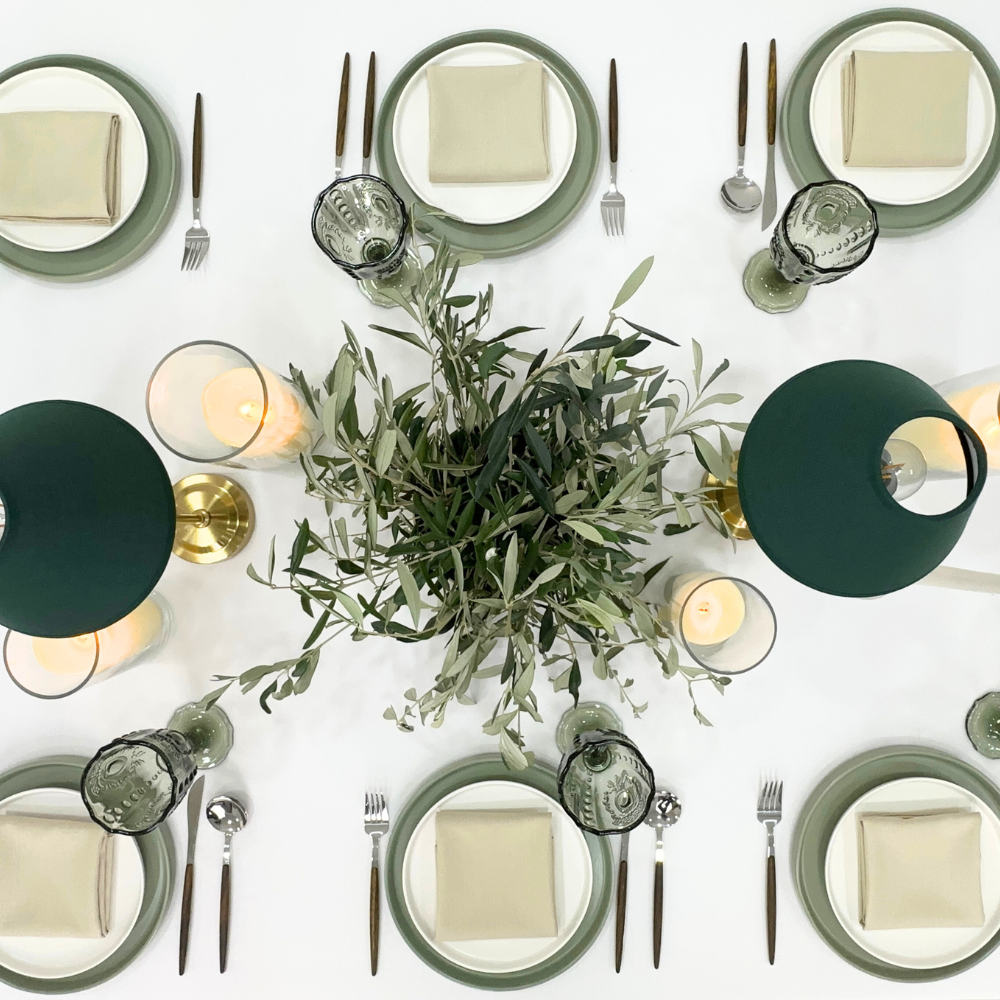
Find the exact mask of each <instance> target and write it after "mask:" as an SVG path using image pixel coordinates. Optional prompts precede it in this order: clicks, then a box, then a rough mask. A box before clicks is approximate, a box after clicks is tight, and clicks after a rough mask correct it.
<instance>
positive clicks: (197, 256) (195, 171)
mask: <svg viewBox="0 0 1000 1000" xmlns="http://www.w3.org/2000/svg"><path fill="white" fill-rule="evenodd" d="M201 161H202V123H201V94H198V95H197V96H196V97H195V99H194V141H193V143H192V149H191V201H192V203H193V210H194V222H192V223H191V228H190V229H189V230H188V231H187V232H186V233H185V234H184V256H183V258H182V259H181V270H182V271H197V270H198V268H199V267H201V264H202V261H203V260H204V259H205V255H206V254H207V253H208V244H209V237H208V230H207V229H206V228H205V227H204V226H203V225H202V224H201Z"/></svg>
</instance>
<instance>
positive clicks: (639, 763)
mask: <svg viewBox="0 0 1000 1000" xmlns="http://www.w3.org/2000/svg"><path fill="white" fill-rule="evenodd" d="M578 708H582V709H583V711H582V712H579V713H578V714H577V716H576V717H575V718H574V717H573V713H574V712H577V710H576V709H570V711H569V712H567V713H566V716H570V717H571V719H570V721H569V722H567V724H566V725H565V726H564V725H563V723H560V730H561V732H562V733H563V734H564V735H565V734H568V732H570V731H572V730H574V729H576V728H577V727H583V728H582V731H576V732H574V733H573V736H572V743H571V744H570V746H569V747H568V749H567V750H566V751H565V752H564V753H563V757H562V762H561V763H560V765H559V773H558V777H557V784H558V790H559V801H560V803H561V804H562V807H563V809H565V810H566V812H567V813H568V814H569V815H570V817H571V818H572V820H573V822H574V823H576V825H577V826H579V827H580V829H582V830H586V831H587V832H588V833H593V834H597V835H598V836H601V837H605V836H609V835H611V834H616V833H625V832H626V831H628V830H634V829H635V828H636V827H637V826H639V824H640V823H642V821H643V820H644V819H645V818H646V815H647V814H648V812H649V808H650V806H651V805H652V802H653V795H654V794H655V789H656V782H655V780H654V778H653V771H652V769H651V768H650V766H649V764H647V763H646V760H645V758H644V757H643V756H642V754H641V753H640V752H639V748H638V747H637V746H636V745H635V744H634V743H633V742H632V741H631V740H630V739H629V738H628V737H627V736H626V735H625V734H624V733H622V732H619V731H618V730H616V729H592V728H590V727H591V726H593V725H594V724H595V723H599V722H600V721H601V717H604V718H605V719H606V718H607V715H609V716H610V718H612V719H614V718H615V715H614V712H612V711H611V709H609V708H607V706H603V705H599V704H597V703H595V702H589V703H581V705H580V706H578ZM595 709H603V712H595ZM605 713H607V715H605ZM566 716H564V720H565V719H566Z"/></svg>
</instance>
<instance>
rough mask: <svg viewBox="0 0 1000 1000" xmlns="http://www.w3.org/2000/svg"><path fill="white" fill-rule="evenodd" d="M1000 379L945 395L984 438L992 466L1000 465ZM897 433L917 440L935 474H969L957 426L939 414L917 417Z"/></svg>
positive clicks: (908, 438) (946, 400)
mask: <svg viewBox="0 0 1000 1000" xmlns="http://www.w3.org/2000/svg"><path fill="white" fill-rule="evenodd" d="M998 398H1000V382H992V383H987V384H984V385H974V386H972V388H970V389H963V390H962V391H960V392H956V393H953V394H951V395H947V396H945V397H944V399H945V402H946V403H947V404H948V405H949V406H950V407H951V408H952V409H953V410H954V411H955V412H956V413H957V414H958V415H959V416H960V417H961V418H962V419H963V420H965V422H966V423H967V424H969V426H970V427H971V428H972V429H973V430H974V431H975V432H976V433H977V434H978V435H979V437H980V438H981V439H982V442H983V446H984V447H985V448H986V457H987V461H988V464H989V467H990V468H991V469H1000V418H998V417H997V400H998ZM893 437H898V438H903V439H904V440H906V441H909V442H911V443H912V444H915V445H916V446H917V447H918V448H919V449H920V450H921V451H922V452H923V455H924V459H925V461H926V462H927V468H928V470H929V471H930V474H931V476H932V477H933V474H934V472H935V471H937V472H946V473H952V474H954V475H965V452H964V451H963V450H962V445H961V442H960V440H959V437H958V434H957V432H956V431H955V428H954V426H953V425H952V424H951V423H949V422H948V421H947V420H944V419H941V418H939V417H917V419H916V420H911V421H909V422H908V423H905V424H903V426H902V427H900V428H899V430H898V431H897V432H896V433H895V434H893Z"/></svg>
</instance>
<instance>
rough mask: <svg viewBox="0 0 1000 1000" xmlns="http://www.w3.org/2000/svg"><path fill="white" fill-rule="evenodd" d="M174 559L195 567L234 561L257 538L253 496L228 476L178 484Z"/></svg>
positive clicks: (189, 478) (196, 478) (201, 477)
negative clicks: (251, 499) (233, 558)
mask: <svg viewBox="0 0 1000 1000" xmlns="http://www.w3.org/2000/svg"><path fill="white" fill-rule="evenodd" d="M174 503H175V504H176V505H177V530H176V533H175V534H174V549H173V551H174V555H175V556H180V557H181V559H186V560H187V561H188V562H193V563H217V562H222V561H223V560H225V559H231V558H232V557H233V556H234V555H236V553H237V552H239V551H240V550H241V549H242V548H243V546H244V545H246V543H247V542H248V541H250V536H251V535H252V534H253V528H254V521H255V518H254V512H253V504H252V503H251V501H250V496H249V495H248V494H247V492H246V491H245V490H244V489H243V487H242V486H239V485H238V484H237V483H234V482H233V481H232V480H231V479H227V478H226V477H225V476H217V475H207V474H206V475H197V476H185V478H184V479H182V480H180V481H179V482H177V483H174Z"/></svg>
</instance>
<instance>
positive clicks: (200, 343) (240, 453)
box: [146, 340, 319, 469]
mask: <svg viewBox="0 0 1000 1000" xmlns="http://www.w3.org/2000/svg"><path fill="white" fill-rule="evenodd" d="M146 414H147V416H148V417H149V424H150V426H151V427H152V429H153V433H154V434H155V435H156V436H157V438H159V440H160V442H161V443H162V444H163V445H164V446H165V447H167V448H169V449H170V451H172V452H173V453H174V454H175V455H179V456H180V457H181V458H186V459H188V460H190V461H192V462H208V463H212V464H213V465H226V466H230V467H232V468H237V469H265V468H273V467H275V466H280V465H283V464H287V463H293V462H298V459H299V455H301V454H302V452H304V451H306V449H308V448H309V447H311V445H312V444H313V442H314V441H315V439H316V437H317V435H318V431H319V421H318V420H317V418H316V417H315V415H314V414H313V412H312V410H310V408H309V406H308V404H307V403H306V401H305V399H304V397H303V396H302V393H301V392H300V391H299V390H298V388H297V387H296V386H295V385H294V384H293V383H291V382H289V381H288V380H287V379H283V378H279V377H278V376H277V375H275V374H274V373H273V372H270V371H268V369H266V368H263V367H261V366H260V365H258V364H257V363H256V362H255V361H254V360H253V358H251V357H250V355H248V354H246V353H245V352H244V351H241V350H240V349H239V348H238V347H233V346H232V345H231V344H224V343H222V342H220V341H216V340H197V341H193V342H191V343H189V344H183V345H181V346H180V347H177V348H175V349H174V350H172V351H171V352H170V353H169V354H168V355H167V356H166V357H165V358H163V360H162V361H160V363H159V364H158V365H157V366H156V368H155V369H154V370H153V374H152V375H151V376H150V379H149V385H148V386H147V387H146Z"/></svg>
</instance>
